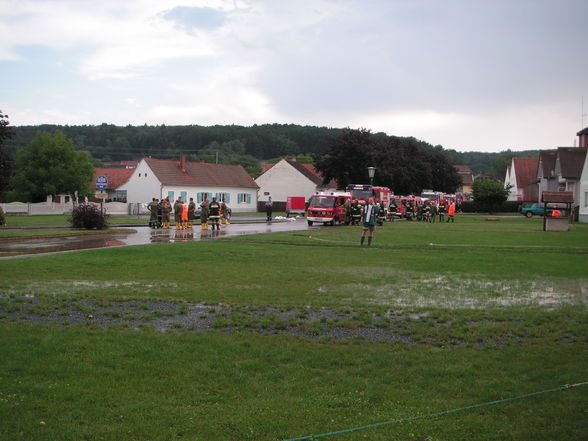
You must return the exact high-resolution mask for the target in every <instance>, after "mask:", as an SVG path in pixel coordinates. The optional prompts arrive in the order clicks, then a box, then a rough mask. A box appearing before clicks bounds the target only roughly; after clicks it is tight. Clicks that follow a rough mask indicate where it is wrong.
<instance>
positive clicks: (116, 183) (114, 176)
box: [92, 168, 133, 202]
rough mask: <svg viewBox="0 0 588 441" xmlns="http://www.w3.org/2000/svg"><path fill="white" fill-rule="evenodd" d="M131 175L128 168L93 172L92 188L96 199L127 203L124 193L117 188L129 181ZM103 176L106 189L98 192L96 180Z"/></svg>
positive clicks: (101, 169)
mask: <svg viewBox="0 0 588 441" xmlns="http://www.w3.org/2000/svg"><path fill="white" fill-rule="evenodd" d="M132 174H133V169H130V168H97V169H95V170H94V179H93V180H92V187H93V188H94V190H95V191H96V197H99V198H101V199H106V201H115V202H127V194H126V192H125V191H121V190H118V187H120V186H121V185H123V184H124V183H125V182H127V181H128V180H129V178H130V177H131V175H132ZM99 176H103V177H105V178H106V189H105V190H99V189H98V188H96V186H97V184H96V181H97V178H98V177H99Z"/></svg>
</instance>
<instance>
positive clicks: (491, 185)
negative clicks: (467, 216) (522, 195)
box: [472, 179, 510, 213]
mask: <svg viewBox="0 0 588 441" xmlns="http://www.w3.org/2000/svg"><path fill="white" fill-rule="evenodd" d="M509 190H510V188H504V186H503V185H502V183H500V182H498V181H493V180H490V179H478V180H477V181H475V182H474V183H473V185H472V192H473V197H474V203H475V204H476V209H477V210H478V211H487V212H489V213H492V212H494V211H496V210H497V209H498V208H499V207H500V205H501V204H502V203H504V202H506V200H507V199H508V193H509Z"/></svg>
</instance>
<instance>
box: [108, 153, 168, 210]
mask: <svg viewBox="0 0 588 441" xmlns="http://www.w3.org/2000/svg"><path fill="white" fill-rule="evenodd" d="M117 190H126V191H127V202H129V203H131V204H137V203H148V202H150V201H151V199H152V198H157V199H161V183H160V182H159V180H158V179H157V177H156V176H155V173H153V171H152V170H151V168H149V166H148V165H147V163H146V162H145V161H143V160H141V162H139V165H137V168H136V169H135V171H134V172H133V174H132V175H131V177H130V178H129V180H128V181H127V182H125V183H124V184H123V185H121V186H120V187H118V189H117Z"/></svg>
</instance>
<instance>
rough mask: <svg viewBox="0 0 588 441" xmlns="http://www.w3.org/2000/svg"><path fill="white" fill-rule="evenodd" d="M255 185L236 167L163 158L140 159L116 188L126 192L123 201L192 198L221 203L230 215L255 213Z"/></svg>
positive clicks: (141, 201) (135, 201)
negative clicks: (214, 199)
mask: <svg viewBox="0 0 588 441" xmlns="http://www.w3.org/2000/svg"><path fill="white" fill-rule="evenodd" d="M257 189H258V186H257V184H256V183H255V181H254V180H253V178H252V177H251V176H249V174H248V173H247V172H246V171H245V169H244V168H243V167H242V166H240V165H229V164H208V163H206V162H204V161H201V162H189V161H186V159H185V157H183V156H182V157H180V160H179V161H174V160H167V159H154V158H144V159H142V160H141V161H140V162H139V164H138V165H137V168H136V169H134V171H133V174H132V175H131V177H130V178H129V179H128V181H127V182H125V183H124V184H122V185H121V186H120V187H118V188H117V190H118V191H121V192H122V191H126V197H127V202H129V203H148V202H150V201H151V199H152V198H157V199H162V198H165V197H168V198H169V200H170V201H172V203H173V201H174V200H176V199H177V198H178V197H181V198H182V200H183V201H188V200H189V199H190V198H194V201H195V202H196V203H197V204H198V203H200V202H202V201H203V200H204V199H209V200H211V199H212V198H213V197H216V198H217V199H218V200H223V199H224V200H225V201H226V203H227V204H228V205H229V207H230V208H231V209H232V210H233V212H244V211H256V210H257Z"/></svg>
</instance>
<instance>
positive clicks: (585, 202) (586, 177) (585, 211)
mask: <svg viewBox="0 0 588 441" xmlns="http://www.w3.org/2000/svg"><path fill="white" fill-rule="evenodd" d="M578 197H579V199H578V202H579V205H580V218H579V221H580V222H585V223H588V155H586V159H585V160H584V168H583V169H582V176H581V177H580V182H579V185H578Z"/></svg>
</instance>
